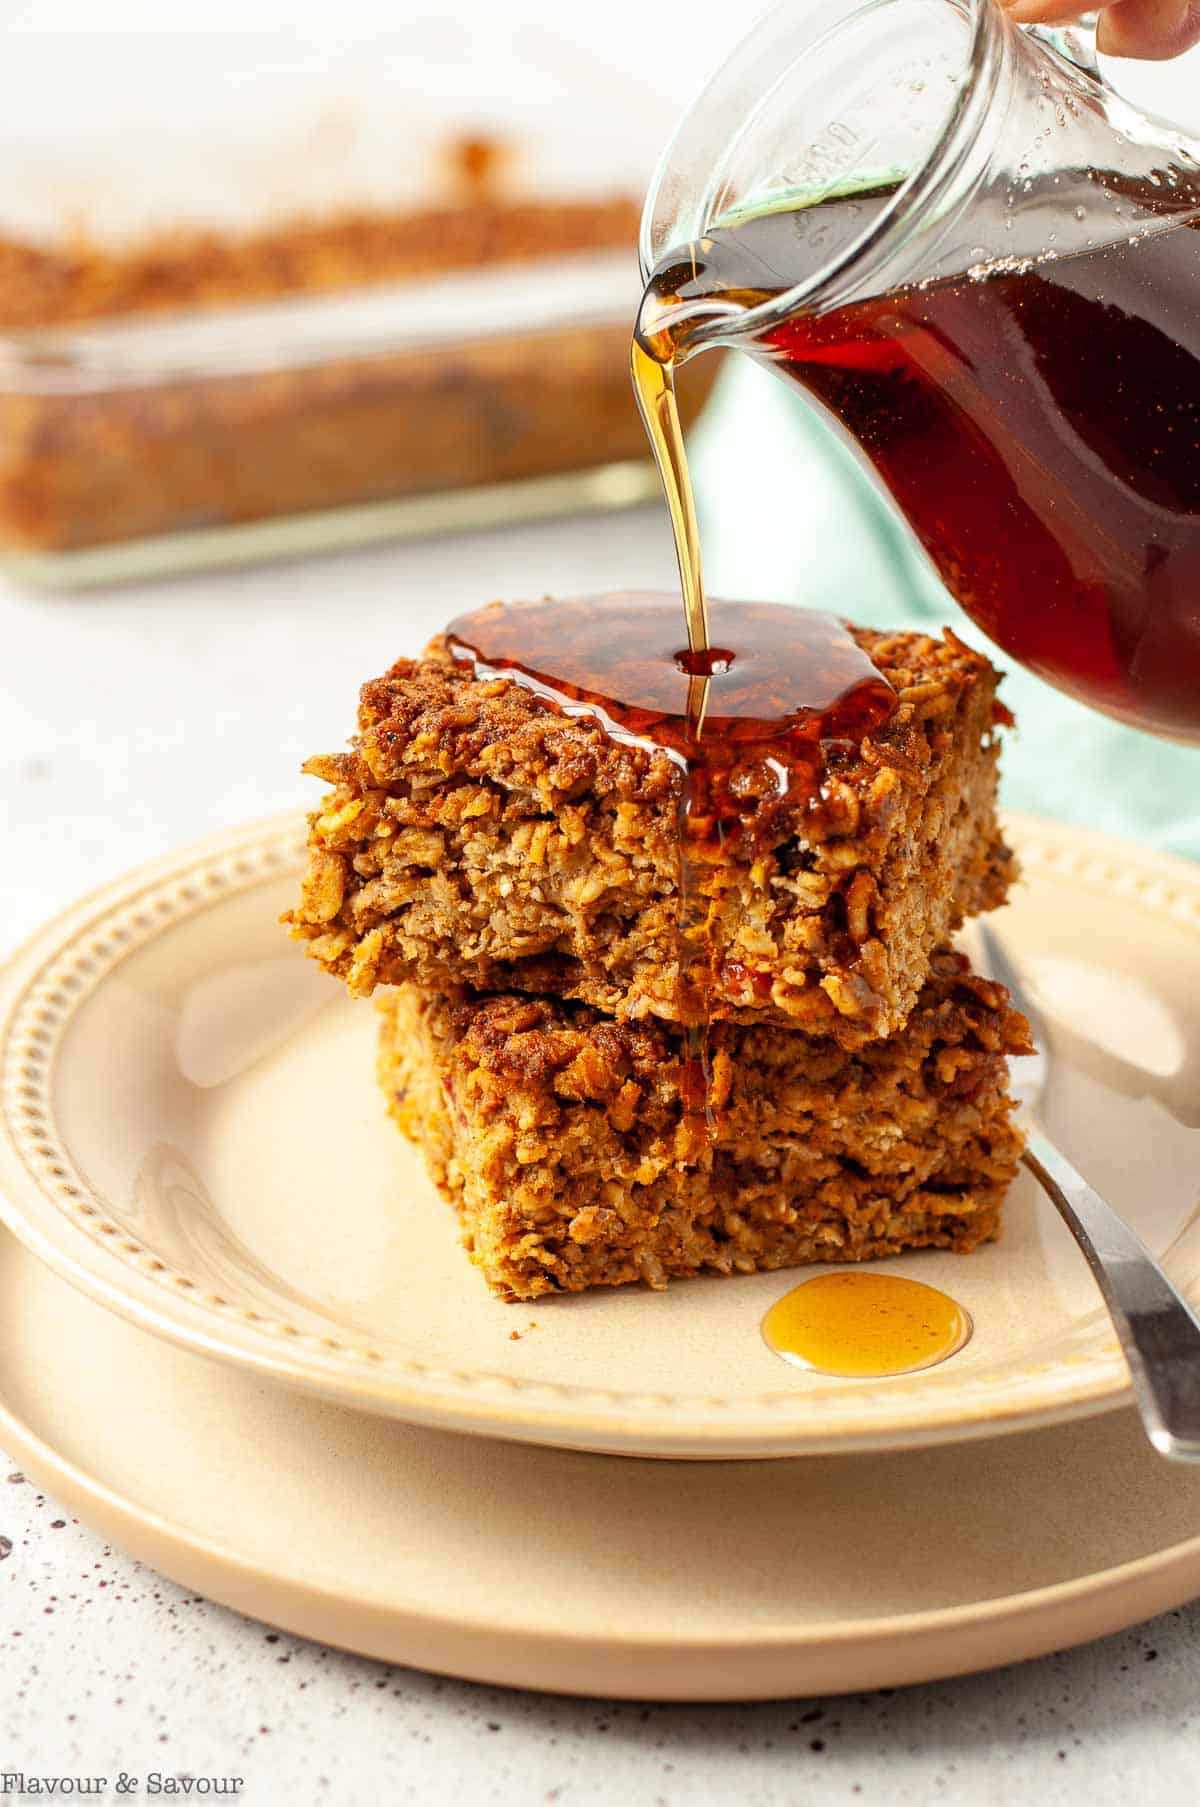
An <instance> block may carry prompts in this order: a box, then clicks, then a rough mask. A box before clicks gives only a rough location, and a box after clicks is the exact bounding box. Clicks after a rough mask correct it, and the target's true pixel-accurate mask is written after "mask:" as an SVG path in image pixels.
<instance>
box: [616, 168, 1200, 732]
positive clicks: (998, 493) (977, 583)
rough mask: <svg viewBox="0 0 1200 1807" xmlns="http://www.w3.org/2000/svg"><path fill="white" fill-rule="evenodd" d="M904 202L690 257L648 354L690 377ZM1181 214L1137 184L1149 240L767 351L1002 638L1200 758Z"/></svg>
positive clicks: (680, 266)
mask: <svg viewBox="0 0 1200 1807" xmlns="http://www.w3.org/2000/svg"><path fill="white" fill-rule="evenodd" d="M891 192H893V191H892V189H890V188H888V187H887V186H886V185H885V186H880V187H876V188H872V189H866V190H863V191H861V192H860V193H858V194H855V195H841V196H838V197H836V198H831V199H828V200H825V201H822V202H820V203H817V204H815V205H811V206H799V205H791V206H783V207H779V208H776V209H774V210H773V211H770V212H763V213H760V214H758V215H757V216H750V217H748V218H743V219H741V220H739V221H737V222H735V223H731V224H730V225H728V226H726V227H723V228H718V229H716V230H714V231H713V232H712V233H711V234H710V235H709V236H708V237H706V238H704V239H702V240H700V241H699V242H698V244H696V245H694V246H691V247H688V248H687V251H686V252H685V253H675V254H672V255H670V256H669V257H668V258H667V259H666V260H664V262H663V264H662V265H660V267H659V269H658V270H657V271H656V272H655V273H654V275H653V277H652V279H651V282H650V285H649V287H648V289H647V295H646V300H645V302H644V303H643V308H642V313H641V316H640V318H639V326H638V337H639V340H640V343H641V345H642V347H643V351H644V352H645V353H646V354H647V355H648V358H649V359H650V360H653V361H657V362H659V363H660V364H661V365H663V366H666V367H667V368H669V367H670V365H671V364H672V362H673V360H675V359H676V358H677V357H678V356H679V355H680V354H681V352H682V353H684V354H686V351H687V342H688V329H689V324H690V323H691V322H693V321H694V320H695V319H696V318H697V317H698V316H699V317H703V315H704V314H705V311H706V310H708V311H709V312H717V311H719V310H721V309H724V310H726V311H731V310H732V311H733V312H735V313H736V312H737V311H738V310H743V309H746V308H750V307H754V306H757V305H758V304H760V303H762V302H764V301H770V300H772V299H774V298H776V297H778V296H780V295H782V294H784V293H786V292H787V291H788V290H789V289H791V288H794V287H795V286H796V285H797V284H799V283H800V282H801V281H803V280H805V279H806V278H808V277H809V276H810V275H811V274H812V273H813V271H814V270H815V269H816V268H818V267H819V265H820V264H821V263H822V262H825V261H828V259H829V257H830V254H831V252H832V251H836V249H837V248H838V247H839V246H840V245H841V244H844V243H845V242H846V241H847V240H848V239H849V238H850V237H851V236H853V235H855V234H857V233H858V232H860V231H861V230H862V228H863V226H864V224H867V223H868V222H869V219H870V214H871V210H872V209H873V208H877V207H878V206H880V205H882V204H883V203H884V202H886V200H887V199H888V197H889V195H890V193H891ZM1168 200H1169V197H1168V198H1167V199H1166V200H1165V199H1164V196H1163V194H1162V191H1161V190H1159V189H1153V190H1152V189H1151V187H1150V186H1149V184H1147V185H1145V186H1144V187H1140V188H1139V187H1136V186H1134V185H1132V184H1126V186H1125V189H1124V190H1123V191H1122V192H1121V193H1120V195H1119V196H1118V197H1117V202H1118V204H1119V206H1120V207H1121V209H1122V210H1123V212H1124V216H1125V217H1126V218H1127V219H1134V218H1136V219H1138V220H1139V221H1140V222H1141V224H1140V225H1139V227H1138V229H1137V231H1136V233H1134V234H1133V235H1132V236H1126V237H1125V238H1124V239H1122V240H1121V242H1117V243H1112V244H1108V245H1105V246H1094V247H1090V248H1088V247H1085V248H1083V249H1079V250H1072V251H1071V252H1070V254H1069V255H1062V256H1058V257H1053V256H1046V257H1044V258H1039V259H1037V260H1028V259H1026V260H1024V261H1017V260H1009V261H1008V262H1007V263H1006V262H1004V261H1003V260H1002V261H1000V262H998V263H993V264H991V265H990V266H987V265H981V266H979V267H977V268H974V269H972V270H969V271H964V272H963V273H962V275H961V276H958V277H954V278H950V279H948V280H938V281H936V282H933V283H930V284H928V285H920V284H918V285H915V286H912V287H908V288H904V289H901V290H897V291H894V292H892V293H889V294H886V295H883V296H881V297H878V298H874V299H868V300H861V301H856V302H854V303H852V304H851V305H848V306H844V307H841V308H838V309H836V310H834V311H831V312H827V313H824V314H818V313H804V312H797V313H795V314H793V315H791V316H790V317H789V318H787V319H786V320H785V321H784V322H783V323H782V324H780V325H777V326H775V327H774V328H773V329H769V330H766V331H765V332H764V333H763V334H762V336H761V337H760V338H758V339H756V340H755V341H754V343H753V345H752V347H751V349H752V350H753V351H754V352H755V353H756V354H757V355H759V356H760V357H763V358H766V359H768V360H770V362H771V364H772V366H773V368H774V369H775V370H776V371H777V372H778V373H779V374H781V375H784V376H786V377H788V378H790V379H792V380H793V381H794V382H796V383H797V384H798V385H799V386H800V387H801V388H802V389H804V390H805V391H806V393H807V394H808V395H809V396H810V397H812V398H813V399H815V400H816V401H817V402H818V403H820V404H821V405H822V406H823V407H824V408H825V409H826V410H828V412H829V413H830V414H831V415H832V416H833V417H834V418H835V419H836V420H837V421H838V422H839V423H840V424H841V426H842V427H843V428H844V429H845V430H846V431H847V432H848V433H849V434H850V436H851V437H852V439H853V440H854V441H855V442H856V444H857V445H858V447H859V448H860V449H861V451H862V452H863V453H864V454H865V456H866V458H867V459H868V460H869V461H870V463H871V464H872V465H873V466H874V468H875V470H876V471H877V472H878V474H879V476H880V477H881V478H882V480H883V482H884V484H885V485H886V488H887V489H888V491H890V493H891V495H892V496H893V498H894V499H895V501H896V502H897V503H898V504H899V506H900V507H901V508H902V509H903V511H904V513H905V515H906V516H907V518H908V521H909V523H910V524H911V526H912V528H913V530H914V531H915V533H916V535H917V537H918V539H919V540H920V542H921V544H922V545H923V546H924V548H925V550H926V551H927V552H928V553H929V555H930V557H931V558H932V560H933V562H934V564H935V566H936V567H937V569H938V571H939V573H940V575H941V577H942V578H943V580H944V581H945V583H946V585H947V587H948V588H949V589H950V591H951V592H952V594H953V595H954V596H955V597H956V599H957V600H958V601H959V603H961V605H962V607H963V608H964V609H965V610H966V611H967V613H968V614H969V615H971V616H972V618H973V619H974V620H975V621H976V622H978V624H979V626H980V627H982V628H983V629H984V631H985V632H986V633H987V634H989V635H990V636H991V637H992V639H994V640H995V641H996V642H997V643H998V644H999V645H1001V646H1002V647H1004V648H1005V649H1006V650H1007V651H1008V652H1010V653H1011V654H1012V655H1013V656H1014V657H1015V658H1016V659H1018V660H1019V661H1020V662H1021V663H1022V664H1024V665H1027V666H1028V667H1029V668H1030V669H1032V670H1033V671H1036V672H1038V673H1040V674H1041V675H1042V676H1044V677H1047V678H1049V679H1050V680H1051V681H1052V682H1054V683H1055V684H1057V685H1058V686H1059V687H1060V688H1062V689H1064V690H1068V691H1070V692H1072V693H1073V694H1075V695H1076V696H1079V697H1081V698H1083V699H1084V700H1085V701H1087V702H1089V703H1091V704H1093V705H1094V706H1096V707H1099V708H1101V709H1103V710H1105V711H1107V712H1108V713H1110V714H1112V715H1115V716H1117V717H1120V718H1121V719H1123V720H1126V721H1128V722H1131V723H1133V724H1134V725H1136V726H1138V727H1141V728H1146V729H1149V730H1151V731H1153V732H1156V733H1159V734H1163V735H1168V736H1171V737H1174V738H1178V739H1185V740H1193V741H1196V740H1200V231H1198V230H1197V226H1198V225H1200V217H1198V216H1189V215H1186V214H1184V215H1181V214H1180V213H1179V212H1178V211H1177V212H1176V213H1175V214H1174V215H1170V214H1165V213H1164V212H1163V210H1164V207H1165V206H1166V205H1167V204H1168ZM1173 204H1174V205H1175V206H1176V208H1177V209H1178V206H1179V203H1178V202H1177V201H1176V202H1174V203H1173ZM1156 209H1157V211H1158V214H1159V216H1160V217H1157V218H1156V217H1153V216H1154V214H1155V211H1156ZM1080 213H1081V214H1082V209H1081V210H1080ZM1147 220H1148V221H1149V223H1148V224H1147V223H1146V222H1147Z"/></svg>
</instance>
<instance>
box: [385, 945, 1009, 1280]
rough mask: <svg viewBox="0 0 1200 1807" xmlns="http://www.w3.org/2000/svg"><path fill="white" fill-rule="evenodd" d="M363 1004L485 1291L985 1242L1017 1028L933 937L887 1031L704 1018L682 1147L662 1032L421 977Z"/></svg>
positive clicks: (996, 1201)
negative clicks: (705, 1089) (707, 1132)
mask: <svg viewBox="0 0 1200 1807" xmlns="http://www.w3.org/2000/svg"><path fill="white" fill-rule="evenodd" d="M381 1008H382V1010H383V1015H384V1020H383V1026H382V1037H381V1045H380V1056H379V1078H380V1083H381V1085H382V1087H383V1090H384V1093H385V1095H386V1098H387V1101H388V1106H389V1109H390V1110H391V1112H392V1115H393V1116H394V1117H395V1119H396V1121H397V1122H398V1123H399V1125H400V1127H401V1129H402V1130H403V1131H404V1132H405V1133H406V1134H407V1135H408V1136H409V1137H411V1138H412V1140H414V1141H415V1142H416V1143H417V1144H418V1145H419V1146H420V1147H421V1149H422V1150H423V1152H424V1154H425V1158H426V1160H427V1163H428V1165H429V1169H430V1172H431V1174H432V1176H433V1179H434V1181H435V1183H436V1184H437V1185H438V1187H439V1188H440V1190H441V1191H442V1192H443V1194H444V1195H445V1196H446V1197H447V1198H448V1199H449V1200H450V1201H451V1202H452V1203H453V1204H454V1205H455V1206H456V1208H457V1210H458V1212H459V1214H460V1217H461V1221H462V1226H463V1238H464V1241H465V1243H466V1245H467V1247H468V1249H469V1250H470V1253H471V1257H472V1259H473V1260H474V1261H475V1262H476V1263H477V1264H478V1265H479V1267H481V1268H482V1270H483V1273H484V1275H485V1277H486V1279H487V1281H488V1284H489V1285H490V1286H491V1287H492V1289H493V1291H495V1292H496V1293H497V1294H499V1295H500V1296H501V1297H503V1298H507V1299H533V1298H537V1297H538V1296H540V1295H542V1294H546V1293H554V1292H580V1291H583V1290H584V1289H585V1288H587V1287H590V1286H618V1285H622V1284H624V1283H625V1282H628V1281H634V1280H642V1281H647V1282H649V1284H650V1285H651V1286H662V1285H664V1284H665V1283H666V1281H667V1279H668V1278H670V1277H673V1276H683V1275H691V1274H699V1273H706V1272H707V1273H720V1274H729V1273H738V1272H741V1273H751V1272H755V1271H759V1270H763V1269H772V1268H784V1267H794V1266H797V1265H800V1264H802V1263H807V1262H822V1261H823V1262H831V1261H832V1262H846V1261H858V1260H863V1259H866V1258H868V1257H871V1256H875V1255H887V1254H895V1253H898V1252H899V1251H901V1250H904V1249H916V1248H926V1247H934V1248H946V1249H956V1250H964V1251H965V1250H969V1249H972V1248H974V1247H976V1246H977V1245H978V1244H979V1243H981V1242H984V1241H986V1240H987V1239H988V1238H990V1237H992V1236H994V1235H995V1234H996V1231H997V1227H998V1221H999V1213H1000V1207H1001V1203H1002V1201H1003V1198H1004V1194H1005V1191H1006V1190H1007V1188H1008V1186H1009V1184H1010V1182H1011V1181H1012V1179H1013V1176H1014V1174H1015V1172H1016V1166H1017V1160H1018V1157H1019V1155H1020V1150H1021V1137H1020V1135H1019V1133H1018V1132H1017V1130H1016V1129H1015V1128H1014V1127H1013V1125H1012V1123H1011V1122H1010V1113H1011V1110H1012V1101H1011V1099H1010V1097H1009V1093H1008V1077H1007V1067H1006V1063H1005V1056H1006V1055H1008V1054H1020V1053H1027V1052H1028V1051H1029V1042H1028V1026H1027V1025H1026V1023H1025V1019H1024V1018H1023V1017H1022V1016H1020V1015H1019V1014H1018V1013H1017V1012H1015V1011H1014V1010H1012V1009H1011V1008H1010V1006H1009V1003H1008V998H1007V994H1006V993H1005V991H1004V989H1003V987H1002V986H999V985H995V984H993V983H991V982H990V981H987V980H984V979H980V978H978V977H976V976H975V975H974V974H973V973H972V972H971V970H970V968H969V966H968V964H967V962H966V960H965V959H964V958H963V957H962V956H961V955H959V954H955V953H951V952H948V951H945V950H943V951H939V952H937V953H935V955H934V957H933V960H932V963H931V967H930V972H929V976H928V978H927V979H926V982H925V985H924V987H923V988H922V991H921V995H920V997H919V999H918V1001H917V1004H916V1007H915V1009H914V1010H913V1011H912V1013H911V1015H910V1016H909V1019H908V1023H907V1024H906V1026H905V1027H904V1028H903V1029H901V1030H898V1031H897V1032H896V1034H894V1035H893V1036H891V1037H890V1038H889V1039H887V1040H886V1041H877V1042H874V1043H870V1044H868V1045H866V1046H864V1047H861V1048H859V1049H857V1050H850V1049H847V1048H844V1047H842V1046H840V1045H839V1044H838V1043H837V1042H836V1041H833V1040H831V1039H823V1040H818V1039H814V1038H812V1037H810V1036H804V1035H794V1034H788V1033H786V1032H784V1033H781V1032H780V1031H779V1029H778V1028H777V1027H775V1026H774V1025H772V1024H754V1025H748V1024H741V1023H731V1022H726V1023H721V1024H717V1025H715V1026H714V1027H713V1029H712V1032H711V1045H710V1060H711V1071H712V1090H711V1104H712V1109H713V1119H714V1122H713V1131H712V1134H711V1137H710V1139H709V1140H708V1141H707V1142H706V1143H705V1144H704V1145H703V1146H701V1147H699V1148H697V1147H696V1146H695V1143H694V1141H693V1139H692V1137H691V1136H690V1134H689V1131H688V1127H687V1124H686V1121H685V1118H686V1111H685V1108H684V1104H683V1096H682V1087H683V1071H684V1049H685V1043H684V1037H683V1035H682V1034H681V1032H680V1031H679V1029H678V1028H677V1027H676V1026H674V1025H672V1024H670V1023H666V1022H663V1021H661V1020H657V1019H653V1018H646V1019H644V1020H642V1021H640V1022H636V1023H631V1022H619V1021H617V1020H615V1019H613V1018H610V1017H604V1016H602V1015H600V1013H599V1012H597V1011H596V1010H594V1009H593V1008H591V1007H590V1006H589V1005H586V1004H579V1003H574V1002H571V1001H568V1000H565V999H548V998H532V997H522V996H514V995H500V996H483V995H480V994H478V993H470V992H465V991H461V990H460V991H457V992H454V993H449V994H442V993H436V992H426V991H423V990H420V989H419V988H417V987H415V986H403V987H401V988H399V989H398V990H396V991H394V992H391V993H389V994H387V995H386V996H385V997H384V998H383V999H382V1001H381Z"/></svg>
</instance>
